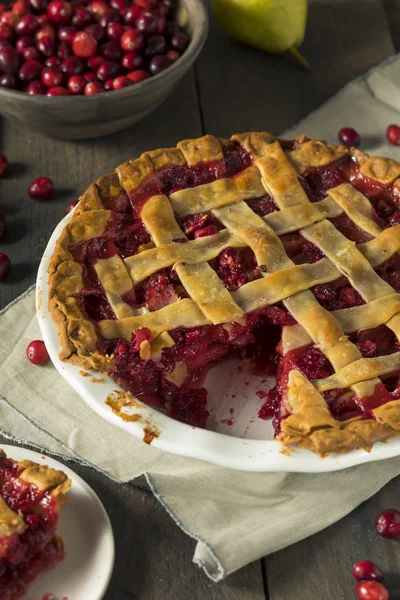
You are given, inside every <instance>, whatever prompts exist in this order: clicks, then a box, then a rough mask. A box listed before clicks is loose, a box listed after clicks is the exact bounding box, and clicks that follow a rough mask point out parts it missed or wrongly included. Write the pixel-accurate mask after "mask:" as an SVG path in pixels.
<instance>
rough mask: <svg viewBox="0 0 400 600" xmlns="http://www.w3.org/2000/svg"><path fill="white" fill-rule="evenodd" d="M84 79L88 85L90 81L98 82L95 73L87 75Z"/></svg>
mask: <svg viewBox="0 0 400 600" xmlns="http://www.w3.org/2000/svg"><path fill="white" fill-rule="evenodd" d="M84 78H85V81H86V82H87V83H89V82H90V81H96V79H97V77H96V75H95V73H85V74H84Z"/></svg>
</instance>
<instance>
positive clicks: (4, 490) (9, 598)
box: [0, 450, 71, 600]
mask: <svg viewBox="0 0 400 600" xmlns="http://www.w3.org/2000/svg"><path fill="white" fill-rule="evenodd" d="M70 485H71V481H70V479H68V477H67V476H66V475H65V474H64V473H63V472H62V471H57V470H55V469H51V468H49V467H47V466H45V465H38V464H36V463H33V462H31V461H29V460H24V461H21V462H16V461H14V460H12V459H11V458H7V456H6V455H5V453H4V451H3V450H0V598H1V600H17V599H18V598H22V596H23V595H24V594H25V592H26V591H27V589H28V587H29V585H30V584H31V583H32V582H33V581H34V580H35V579H36V578H37V577H38V576H39V575H40V574H41V573H43V572H45V571H48V570H49V569H51V568H53V567H54V566H55V565H56V564H57V563H59V562H60V561H61V560H63V558H64V556H65V551H64V547H63V543H62V540H61V539H60V537H58V536H57V534H56V527H57V521H58V515H59V510H60V506H61V503H62V501H63V499H64V496H65V494H66V493H67V491H68V489H69V487H70Z"/></svg>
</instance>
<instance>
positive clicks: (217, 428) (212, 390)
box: [36, 213, 400, 473]
mask: <svg viewBox="0 0 400 600" xmlns="http://www.w3.org/2000/svg"><path fill="white" fill-rule="evenodd" d="M71 218H72V213H69V214H68V215H66V216H65V217H64V219H63V220H62V221H61V222H60V223H59V224H58V226H57V227H56V229H55V230H54V232H53V234H52V236H51V238H50V240H49V243H48V245H47V248H46V250H45V252H44V255H43V257H42V260H41V263H40V266H39V271H38V276H37V282H36V283H37V287H36V302H37V315H38V320H39V326H40V329H41V332H42V336H43V340H44V342H45V344H46V347H47V350H48V352H49V355H50V358H51V360H52V361H53V363H54V366H55V367H56V369H57V370H58V372H59V373H60V374H61V375H62V377H63V378H64V379H65V380H66V382H68V384H69V385H71V386H72V387H73V388H74V389H75V391H76V392H77V393H78V394H79V395H80V396H81V397H82V398H83V400H84V401H85V402H86V403H87V404H88V405H89V406H90V407H91V408H92V409H93V410H94V411H96V412H97V413H98V414H99V415H100V416H101V417H103V418H104V419H106V420H107V421H109V422H110V423H113V424H114V425H117V426H118V427H120V428H122V429H124V430H125V431H127V432H128V433H130V434H131V435H133V436H134V437H136V438H139V439H143V437H144V435H145V434H146V432H147V431H148V430H150V431H155V432H157V434H158V435H157V436H156V437H154V439H153V440H152V442H151V443H152V446H154V447H156V448H159V449H161V450H165V451H167V452H171V453H173V454H180V455H182V456H189V457H192V458H199V459H201V460H205V461H208V462H210V463H214V464H217V465H221V466H223V467H228V468H230V469H238V470H242V471H259V472H269V471H289V472H290V471H293V472H304V473H318V472H320V473H323V472H327V471H338V470H340V469H346V468H348V467H352V466H354V465H358V464H362V463H365V462H371V461H375V460H382V459H384V458H391V457H393V456H398V455H400V436H398V437H397V438H394V439H392V440H390V441H389V442H388V443H386V444H383V443H378V444H375V446H374V447H373V449H372V450H371V452H366V451H365V450H354V451H352V452H348V453H347V454H331V455H330V456H328V457H326V458H320V457H319V456H318V455H316V454H315V453H314V452H311V451H309V450H304V449H302V448H295V449H294V450H293V452H292V453H291V454H290V455H285V454H283V453H282V452H281V446H280V444H279V443H278V442H276V441H275V440H274V439H273V429H272V425H271V422H270V421H263V420H261V419H259V418H258V417H257V413H258V410H259V408H260V407H261V406H262V403H263V398H262V397H260V396H263V394H264V393H265V391H266V389H268V388H269V387H271V386H272V385H273V383H274V380H273V378H268V379H262V378H260V377H256V376H254V375H250V374H246V373H245V372H244V371H243V370H241V369H238V364H235V363H234V362H233V361H226V362H223V363H222V364H220V365H218V366H216V367H215V368H214V369H212V370H211V371H210V373H209V376H208V377H207V380H206V383H205V385H206V387H207V389H208V400H207V408H208V409H209V411H210V417H209V418H208V420H207V429H199V428H198V427H191V426H190V425H185V424H184V423H180V422H179V421H176V420H174V419H171V418H170V417H168V416H167V415H165V414H164V413H163V412H161V411H160V410H156V409H155V408H152V407H149V406H146V405H145V404H143V403H142V402H139V401H138V402H137V405H136V406H135V409H134V412H135V417H136V420H135V421H130V422H127V421H123V420H122V419H121V418H120V417H118V416H116V415H115V414H114V413H113V412H112V410H111V409H110V408H109V407H108V406H107V405H106V403H105V401H106V399H107V396H108V395H109V394H112V393H113V392H115V390H122V388H121V387H119V386H118V385H117V384H116V383H115V381H113V380H112V379H106V380H104V381H103V380H102V381H101V382H99V374H98V373H97V379H96V373H95V372H93V373H91V374H92V375H93V377H94V380H92V381H91V377H82V375H81V374H80V371H81V369H80V367H77V366H74V365H71V364H68V363H64V362H61V361H60V360H59V358H58V352H59V347H60V342H59V338H58V335H57V329H56V326H55V324H54V323H53V320H52V319H51V317H50V314H49V312H48V309H47V304H48V274H47V269H48V267H49V261H50V258H51V256H52V254H53V252H54V247H55V244H56V241H57V239H58V238H59V236H60V235H61V232H62V230H63V228H64V227H65V226H66V224H67V223H68V222H69V221H70V219H71Z"/></svg>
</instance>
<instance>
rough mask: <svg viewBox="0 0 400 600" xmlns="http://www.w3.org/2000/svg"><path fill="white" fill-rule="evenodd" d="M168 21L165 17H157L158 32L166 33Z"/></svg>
mask: <svg viewBox="0 0 400 600" xmlns="http://www.w3.org/2000/svg"><path fill="white" fill-rule="evenodd" d="M166 25H167V21H166V19H165V17H157V33H164V32H165V27H166Z"/></svg>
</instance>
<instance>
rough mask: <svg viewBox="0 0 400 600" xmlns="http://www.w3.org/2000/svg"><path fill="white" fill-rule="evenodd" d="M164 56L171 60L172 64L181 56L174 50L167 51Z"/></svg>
mask: <svg viewBox="0 0 400 600" xmlns="http://www.w3.org/2000/svg"><path fill="white" fill-rule="evenodd" d="M166 56H167V57H168V58H169V59H170V60H172V62H176V61H177V60H178V58H180V56H181V55H180V54H179V52H177V51H176V50H168V52H167V54H166Z"/></svg>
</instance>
